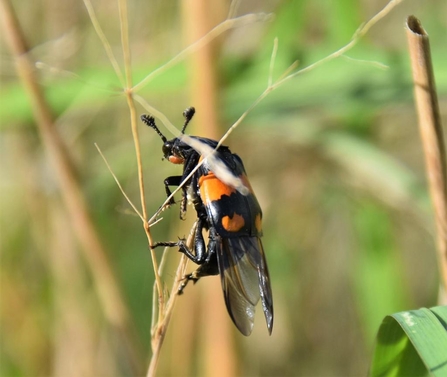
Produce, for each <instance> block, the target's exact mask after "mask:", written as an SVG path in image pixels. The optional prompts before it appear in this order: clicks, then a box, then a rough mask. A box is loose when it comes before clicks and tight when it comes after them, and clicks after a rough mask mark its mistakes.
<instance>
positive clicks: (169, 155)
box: [141, 107, 196, 164]
mask: <svg viewBox="0 0 447 377" xmlns="http://www.w3.org/2000/svg"><path fill="white" fill-rule="evenodd" d="M195 112H196V110H195V109H194V107H188V108H187V109H186V110H185V111H184V112H183V117H184V118H185V123H184V124H183V127H182V132H181V133H182V135H183V134H184V133H185V129H186V126H187V125H188V123H189V122H190V120H191V119H192V117H193V116H194V114H195ZM141 120H142V121H143V122H144V123H146V125H148V126H149V127H151V128H153V129H154V130H155V132H156V133H157V134H158V136H160V137H161V140H162V141H163V146H162V148H161V149H162V151H163V156H164V158H166V159H167V160H169V162H172V163H173V164H183V162H184V161H185V158H186V157H187V156H186V154H187V153H186V152H187V151H189V150H190V149H191V147H190V146H189V145H187V144H185V143H184V142H182V141H181V140H180V139H179V138H177V137H176V138H174V139H172V140H168V139H166V137H165V136H164V135H163V134H162V133H161V131H160V130H159V129H158V127H157V125H156V124H155V118H154V117H153V116H152V115H142V116H141Z"/></svg>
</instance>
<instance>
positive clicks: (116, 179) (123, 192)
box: [95, 143, 144, 222]
mask: <svg viewBox="0 0 447 377" xmlns="http://www.w3.org/2000/svg"><path fill="white" fill-rule="evenodd" d="M95 147H96V149H97V150H98V152H99V154H100V155H101V157H102V159H103V160H104V163H105V164H106V166H107V169H109V172H110V174H112V177H113V179H114V180H115V182H116V184H117V185H118V188H119V189H120V191H121V193H122V194H123V196H124V197H125V198H126V200H127V202H128V203H129V204H130V206H131V207H132V209H133V210H134V211H135V213H136V214H137V215H138V216H139V217H140V219H141V221H143V222H144V217H143V215H142V214H141V213H140V212H139V211H138V209H137V207H135V205H134V204H133V203H132V201H131V200H130V198H129V197H128V196H127V194H126V192H125V191H124V189H123V186H121V183H120V181H119V180H118V177H117V176H116V175H115V173H114V172H113V170H112V168H111V167H110V165H109V163H108V162H107V159H106V157H105V156H104V154H103V153H102V151H101V149H100V148H99V146H98V144H96V143H95Z"/></svg>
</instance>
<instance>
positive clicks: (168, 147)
mask: <svg viewBox="0 0 447 377" xmlns="http://www.w3.org/2000/svg"><path fill="white" fill-rule="evenodd" d="M161 150H162V152H163V155H164V156H165V158H168V157H169V155H170V154H171V151H172V143H171V142H169V141H167V142H166V143H164V144H163V147H162V148H161Z"/></svg>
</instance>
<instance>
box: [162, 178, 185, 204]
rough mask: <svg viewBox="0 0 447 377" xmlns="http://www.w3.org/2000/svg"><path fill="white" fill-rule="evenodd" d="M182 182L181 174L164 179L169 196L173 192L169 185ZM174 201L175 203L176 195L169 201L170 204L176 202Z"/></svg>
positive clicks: (177, 184) (176, 184)
mask: <svg viewBox="0 0 447 377" xmlns="http://www.w3.org/2000/svg"><path fill="white" fill-rule="evenodd" d="M180 183H182V176H181V175H174V176H171V177H168V178H166V179H165V180H164V184H165V190H166V196H167V197H168V198H169V197H170V196H171V195H172V192H171V190H170V189H169V186H180ZM174 203H175V200H174V197H172V198H171V200H170V201H169V204H174Z"/></svg>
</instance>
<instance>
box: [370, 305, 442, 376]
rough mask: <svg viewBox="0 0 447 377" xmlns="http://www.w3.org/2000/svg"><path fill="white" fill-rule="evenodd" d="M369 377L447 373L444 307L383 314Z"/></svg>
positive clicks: (438, 374) (439, 374)
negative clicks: (385, 315) (384, 315)
mask: <svg viewBox="0 0 447 377" xmlns="http://www.w3.org/2000/svg"><path fill="white" fill-rule="evenodd" d="M370 376H387V377H388V376H390V377H391V376H435V377H442V376H447V307H446V306H439V307H436V308H432V309H425V308H423V309H419V310H409V311H405V312H400V313H396V314H393V315H391V316H387V317H386V318H385V319H384V320H383V322H382V325H381V326H380V329H379V333H378V335H377V344H376V348H375V351H374V357H373V362H372V365H371V370H370Z"/></svg>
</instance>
